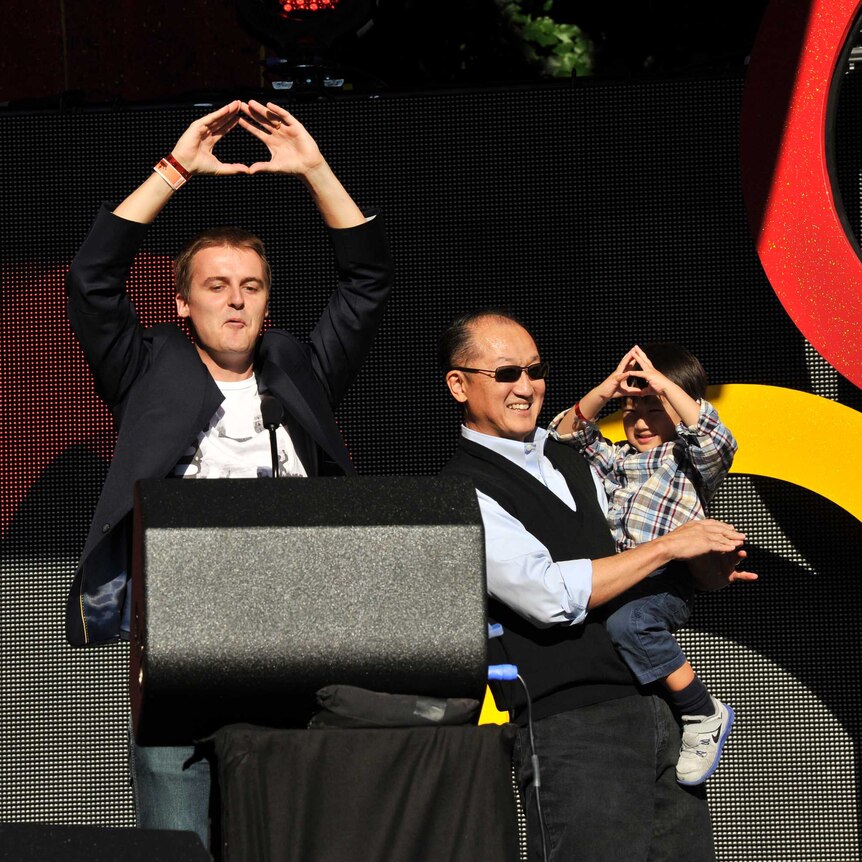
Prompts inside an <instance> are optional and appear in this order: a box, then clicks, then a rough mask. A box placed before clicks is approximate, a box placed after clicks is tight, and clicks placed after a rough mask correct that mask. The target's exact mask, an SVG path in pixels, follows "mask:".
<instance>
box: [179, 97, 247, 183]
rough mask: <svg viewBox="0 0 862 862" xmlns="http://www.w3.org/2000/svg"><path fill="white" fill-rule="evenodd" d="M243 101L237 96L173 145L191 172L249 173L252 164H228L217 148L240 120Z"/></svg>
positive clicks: (202, 118)
mask: <svg viewBox="0 0 862 862" xmlns="http://www.w3.org/2000/svg"><path fill="white" fill-rule="evenodd" d="M241 108H242V102H240V101H239V100H236V101H234V102H231V103H230V104H229V105H225V106H224V107H223V108H219V109H218V110H217V111H213V112H212V113H211V114H207V115H206V116H205V117H201V118H200V119H199V120H195V121H194V122H193V123H192V124H191V125H190V126H189V127H188V128H187V129H186V130H185V132H183V135H182V137H181V138H180V139H179V140H178V141H177V143H176V146H175V147H174V149H173V151H172V152H173V155H174V158H175V159H176V160H177V161H178V162H179V163H180V164H181V165H182V166H183V167H184V168H185V169H186V170H187V171H188V172H189V173H190V174H220V175H228V174H247V173H248V172H249V169H248V166H247V165H243V164H225V163H224V162H221V161H219V158H218V156H216V155H215V153H214V152H213V148H214V147H215V145H216V144H217V143H218V142H219V141H220V140H221V139H222V138H223V137H224V136H225V135H226V134H227V133H228V132H229V131H230V130H231V129H232V128H234V126H236V124H237V123H238V122H239V119H240V110H241Z"/></svg>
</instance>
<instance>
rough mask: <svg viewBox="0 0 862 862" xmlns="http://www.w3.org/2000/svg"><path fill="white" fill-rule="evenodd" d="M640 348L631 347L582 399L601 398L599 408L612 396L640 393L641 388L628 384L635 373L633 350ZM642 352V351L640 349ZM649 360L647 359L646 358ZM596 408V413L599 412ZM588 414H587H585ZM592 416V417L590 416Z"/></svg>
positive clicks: (635, 358)
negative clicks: (612, 369)
mask: <svg viewBox="0 0 862 862" xmlns="http://www.w3.org/2000/svg"><path fill="white" fill-rule="evenodd" d="M636 350H640V348H639V347H637V346H635V347H633V348H632V349H631V350H630V351H629V352H628V353H627V354H626V355H625V356H624V357H623V358H622V359H621V360H620V361H619V364H618V365H617V367H616V369H615V370H614V371H612V372H611V373H610V374H609V375H608V376H607V377H606V378H605V379H604V380H603V381H602V382H601V383H600V384H599V385H598V386H596V388H595V389H593V390H592V391H591V392H589V393H588V394H587V396H586V397H585V398H584V399H583V401H586V399H587V398H590V397H592V396H595V397H596V398H597V399H599V400H601V402H602V403H601V404H599V410H600V409H601V408H602V407H603V406H604V402H606V401H610V400H611V399H612V398H625V397H626V396H627V395H640V394H641V390H640V389H638V388H637V387H635V386H632V385H631V384H629V382H628V379H629V377H631V376H632V374H637V372H636V371H634V366H635V365H636V364H637V363H638V361H639V360H638V358H637V357H636V355H635V351H636ZM641 353H643V351H641ZM647 362H649V360H647ZM583 401H581V405H582V407H581V409H582V410H583ZM599 410H596V413H598V412H599ZM587 415H589V414H587ZM590 418H593V417H590Z"/></svg>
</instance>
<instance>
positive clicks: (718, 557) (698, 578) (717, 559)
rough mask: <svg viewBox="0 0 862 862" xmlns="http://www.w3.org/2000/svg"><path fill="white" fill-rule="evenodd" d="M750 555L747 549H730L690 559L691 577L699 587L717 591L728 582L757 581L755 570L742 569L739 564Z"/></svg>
mask: <svg viewBox="0 0 862 862" xmlns="http://www.w3.org/2000/svg"><path fill="white" fill-rule="evenodd" d="M747 556H748V554H747V552H746V551H743V550H741V549H740V550H738V551H728V552H727V553H724V554H719V553H712V554H707V555H706V556H703V557H696V558H695V559H693V560H689V561H688V569H689V571H690V572H691V579H692V581H693V582H694V585H695V587H696V588H697V589H699V590H702V591H703V592H715V591H716V590H720V589H723V588H724V587H726V586H727V585H728V584H736V583H742V582H744V581H756V580H757V575H756V574H755V573H754V572H746V571H740V570H739V569H738V568H737V566H739V565H740V564H741V563H742V562H743V561H744V560H745V558H746V557H747Z"/></svg>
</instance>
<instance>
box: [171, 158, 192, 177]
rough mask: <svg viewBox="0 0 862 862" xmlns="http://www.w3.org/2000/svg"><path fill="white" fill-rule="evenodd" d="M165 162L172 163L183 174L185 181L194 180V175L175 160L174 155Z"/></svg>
mask: <svg viewBox="0 0 862 862" xmlns="http://www.w3.org/2000/svg"><path fill="white" fill-rule="evenodd" d="M165 161H167V162H170V163H171V164H172V165H173V166H174V167H175V168H176V169H177V170H178V171H179V172H180V173H181V174H182V176H183V179H184V180H186V181H188V180H190V179H191V178H192V175H191V174H190V173H189V172H188V171H187V170H186V169H185V168H184V167H183V166H182V165H181V164H180V163H179V162H178V161H177V160H176V159H175V158H174V154H173V153H169V154H168V155H167V156H165Z"/></svg>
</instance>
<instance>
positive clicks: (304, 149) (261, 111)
mask: <svg viewBox="0 0 862 862" xmlns="http://www.w3.org/2000/svg"><path fill="white" fill-rule="evenodd" d="M241 110H242V113H243V114H244V115H245V116H240V117H239V120H238V122H239V124H240V125H241V126H242V127H243V128H244V129H245V130H246V131H247V132H249V133H250V134H252V135H254V136H255V137H256V138H257V139H258V140H259V141H261V142H263V144H264V145H265V146H266V148H267V149H268V150H269V152H270V155H271V158H270V160H269V161H268V162H255V163H254V164H253V165H250V166H249V172H250V173H252V174H256V173H260V172H270V173H279V174H294V175H297V176H307V175H308V174H310V173H313V172H314V171H315V170H318V169H322V168H325V167H326V161H325V160H324V158H323V156H322V155H321V153H320V150H319V149H318V147H317V144H316V143H315V140H314V138H312V137H311V135H310V134H309V133H308V130H307V129H306V128H305V126H303V125H302V123H300V122H299V120H297V119H296V117H294V116H293V114H291V113H289V112H288V111H286V110H285V109H284V108H282V107H281V106H280V105H276V104H275V103H274V102H267V104H266V105H262V104H261V103H260V102H255V101H254V100H252V101H251V102H248V103H247V104H246V103H245V102H243V103H242V108H241Z"/></svg>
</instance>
